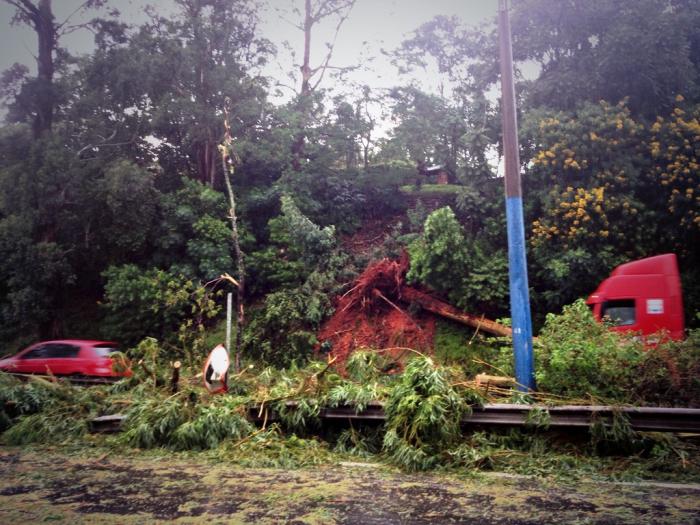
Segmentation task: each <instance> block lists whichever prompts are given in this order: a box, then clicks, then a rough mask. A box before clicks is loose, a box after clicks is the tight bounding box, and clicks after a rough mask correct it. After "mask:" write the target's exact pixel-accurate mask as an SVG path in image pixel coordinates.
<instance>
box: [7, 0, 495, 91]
mask: <svg viewBox="0 0 700 525" xmlns="http://www.w3.org/2000/svg"><path fill="white" fill-rule="evenodd" d="M83 1H84V0H54V1H53V9H54V12H55V14H56V19H57V21H62V20H64V19H65V17H66V16H68V15H69V14H70V13H71V12H73V11H74V10H75V8H76V7H77V6H79V5H80V4H81V3H82V2H83ZM295 3H296V4H297V5H298V6H299V7H302V6H303V0H270V1H269V2H268V5H269V6H271V7H268V8H266V9H265V10H264V11H263V12H262V23H261V27H260V29H261V33H262V36H265V37H267V38H268V39H270V40H271V41H272V42H274V43H275V44H276V46H277V47H278V55H277V57H276V59H274V60H273V62H272V63H271V64H270V66H269V68H268V72H269V74H271V75H273V76H275V77H276V78H278V79H279V80H280V81H284V82H289V83H291V82H292V81H291V80H290V79H288V78H286V76H287V73H288V72H289V71H290V70H291V69H292V66H291V57H290V56H289V53H288V52H287V51H286V50H285V48H284V46H283V42H284V41H288V42H289V43H290V44H291V46H292V48H294V49H295V50H296V51H297V54H298V55H299V56H300V55H301V49H302V45H303V39H302V34H301V32H300V31H299V30H298V29H295V28H294V27H293V26H292V25H291V24H289V23H288V22H285V21H284V20H283V19H282V18H280V16H279V14H278V10H279V9H283V10H286V9H288V8H289V7H291V6H292V5H294V4H295ZM146 4H151V5H154V6H155V7H156V8H157V9H158V10H159V11H161V12H164V13H167V12H169V11H171V10H172V9H173V1H172V0H160V1H158V0H112V1H111V2H110V7H116V8H118V9H119V10H120V11H121V13H122V20H125V21H127V22H128V23H132V24H138V23H140V22H142V21H144V20H145V19H146V17H145V15H144V14H143V8H144V6H145V5H146ZM497 5H498V1H497V0H357V3H356V5H355V7H354V9H353V11H352V13H351V14H350V16H349V18H348V19H347V21H346V23H345V25H344V26H343V28H342V29H341V32H340V34H339V36H338V40H337V42H336V47H335V52H334V59H333V64H334V65H337V66H345V65H356V64H358V63H362V64H364V66H365V67H364V68H363V69H362V70H359V71H357V72H355V73H353V75H352V76H351V78H350V79H351V80H353V81H355V82H358V83H365V84H369V85H370V86H371V87H373V88H386V87H391V86H395V85H397V84H401V83H404V82H405V81H406V80H407V79H401V78H399V77H398V74H397V72H396V69H395V68H394V67H393V66H392V65H391V64H390V63H389V61H388V59H387V58H386V57H385V56H384V55H382V54H381V49H386V50H393V49H395V48H396V47H398V45H399V44H400V43H401V41H402V40H403V39H404V38H405V37H406V36H408V34H409V33H410V32H411V31H413V30H414V29H416V28H417V27H418V26H419V25H420V24H422V23H424V22H427V21H429V20H430V19H432V18H433V17H435V16H437V15H456V16H458V17H460V18H462V19H463V20H464V22H465V23H466V24H467V25H480V24H481V23H484V22H487V21H489V20H490V19H492V18H493V17H495V16H496V10H497ZM275 8H278V9H275ZM13 13H14V8H13V7H11V6H10V5H8V4H7V3H5V1H4V0H0V25H1V27H2V30H1V31H0V50H1V55H0V70H4V69H6V68H8V67H9V66H10V65H12V63H14V62H20V63H23V64H26V65H27V66H30V68H32V71H33V70H34V69H35V62H34V58H33V55H34V54H36V45H37V44H36V36H35V34H34V33H33V32H32V31H31V30H30V29H29V28H27V27H25V26H22V25H15V26H11V25H10V20H11V18H12V15H13ZM93 16H95V13H94V12H90V13H88V14H87V15H86V16H83V19H87V18H91V17H93ZM78 20H79V19H78ZM333 29H334V24H333V23H327V24H324V25H322V26H320V27H319V28H318V30H317V31H316V32H315V33H314V35H313V40H312V47H313V49H312V60H314V58H315V60H314V64H312V65H317V63H318V61H320V59H321V58H322V57H323V56H324V54H325V49H326V47H325V43H326V42H327V41H328V40H330V38H331V37H332V34H333ZM363 43H364V44H363ZM61 44H62V45H63V46H65V47H67V48H68V49H69V51H71V52H72V53H86V52H89V51H90V50H91V49H92V47H93V41H92V35H91V34H90V32H89V31H86V30H82V31H77V32H75V33H72V34H70V35H67V36H66V37H64V39H63V40H62V42H61ZM417 78H418V81H419V82H420V83H421V84H422V85H423V87H424V88H425V89H427V90H432V89H435V87H436V86H437V85H438V83H439V80H440V79H438V78H436V75H433V74H423V75H420V76H418V77H417ZM331 85H332V80H331V79H325V80H324V86H326V87H331Z"/></svg>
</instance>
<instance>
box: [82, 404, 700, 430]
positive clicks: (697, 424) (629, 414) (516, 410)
mask: <svg viewBox="0 0 700 525" xmlns="http://www.w3.org/2000/svg"><path fill="white" fill-rule="evenodd" d="M287 406H288V407H289V408H292V409H293V408H294V407H295V406H296V403H295V402H294V401H289V402H287ZM534 411H538V412H542V413H543V416H542V417H540V418H533V416H532V414H533V412H534ZM266 412H267V413H266ZM616 415H622V416H624V417H626V418H627V420H628V421H629V424H630V426H631V427H632V428H633V429H634V430H639V431H654V432H689V433H700V409H697V408H663V407H610V406H598V405H589V406H578V405H569V406H544V405H514V404H507V403H493V404H487V405H484V406H483V407H474V408H473V410H472V413H471V414H469V415H466V416H464V418H463V419H462V423H463V424H464V426H465V427H469V426H494V427H504V426H532V422H533V421H534V420H535V419H537V420H538V421H542V422H546V424H545V425H543V426H545V427H546V428H562V429H567V428H569V429H571V428H587V427H591V426H592V425H594V424H597V423H598V424H612V422H613V418H614V417H615V416H616ZM248 416H249V417H250V419H251V420H253V421H255V422H262V421H268V422H273V421H275V420H277V419H279V418H278V417H277V415H276V414H275V413H274V411H272V410H271V409H270V408H269V407H265V406H263V407H262V410H261V407H260V406H259V405H258V406H252V407H250V408H249V411H248ZM318 417H319V418H320V419H322V420H338V421H342V420H351V421H366V422H381V421H384V420H385V419H386V414H385V413H384V405H383V404H382V403H371V404H369V405H368V406H367V407H366V408H365V409H364V410H362V411H357V410H356V409H355V407H353V406H340V407H324V408H321V409H320V411H319V415H318ZM124 419H125V416H124V415H121V414H114V415H110V416H102V417H98V418H95V419H94V420H93V421H92V424H91V428H92V430H93V431H94V432H116V431H118V430H119V428H120V426H121V424H122V422H123V421H124Z"/></svg>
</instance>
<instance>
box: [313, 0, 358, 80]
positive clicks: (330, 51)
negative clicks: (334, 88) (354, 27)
mask: <svg viewBox="0 0 700 525" xmlns="http://www.w3.org/2000/svg"><path fill="white" fill-rule="evenodd" d="M348 5H349V6H350V8H349V9H348V10H347V11H346V12H345V14H343V15H341V16H340V18H339V20H338V23H337V24H336V26H335V34H334V35H333V40H332V41H331V43H330V45H329V46H328V53H327V54H326V59H325V60H324V62H323V63H322V64H321V65H320V66H318V67H317V68H315V69H313V70H312V71H311V76H314V75H315V74H316V73H317V72H318V71H319V70H320V71H321V74H320V75H319V77H318V79H317V80H316V83H315V84H314V87H313V88H312V91H313V90H315V89H316V88H317V87H318V86H319V84H320V83H321V81H322V80H323V76H324V75H325V73H326V70H327V69H328V68H329V65H328V64H329V63H330V61H331V57H332V56H333V49H334V48H335V44H336V42H337V40H338V33H340V28H341V27H342V25H343V23H344V22H345V20H347V18H348V16H349V15H350V12H351V11H352V8H353V6H354V5H355V0H352V1H351V2H349V4H348Z"/></svg>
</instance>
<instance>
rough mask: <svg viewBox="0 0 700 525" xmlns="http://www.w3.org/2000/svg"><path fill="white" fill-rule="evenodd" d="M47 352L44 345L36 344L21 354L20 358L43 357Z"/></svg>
mask: <svg viewBox="0 0 700 525" xmlns="http://www.w3.org/2000/svg"><path fill="white" fill-rule="evenodd" d="M47 353H48V349H47V348H46V345H41V346H37V347H36V348H33V349H32V350H30V351H29V352H27V353H26V354H23V355H22V356H21V357H20V359H45V358H46V355H47Z"/></svg>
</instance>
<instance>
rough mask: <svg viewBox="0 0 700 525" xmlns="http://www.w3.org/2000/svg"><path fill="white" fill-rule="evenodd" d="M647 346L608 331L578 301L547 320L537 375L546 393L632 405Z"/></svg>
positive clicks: (537, 353)
mask: <svg viewBox="0 0 700 525" xmlns="http://www.w3.org/2000/svg"><path fill="white" fill-rule="evenodd" d="M642 358H643V345H642V343H640V342H638V341H635V340H634V339H632V338H630V337H625V336H624V335H620V334H618V333H617V332H613V331H611V330H609V329H608V327H607V326H606V325H605V324H602V323H599V322H597V321H596V320H595V318H594V317H593V314H592V313H591V311H590V309H589V308H588V306H587V305H586V303H585V302H584V301H583V299H579V300H578V301H576V302H575V303H573V304H572V305H569V306H565V307H564V311H563V313H562V314H561V315H554V314H549V315H548V316H547V319H546V321H545V326H544V328H543V330H542V332H541V334H540V337H539V341H538V343H537V345H536V346H535V363H536V364H535V375H536V379H537V385H538V388H539V389H540V390H542V391H544V392H549V393H552V394H557V395H562V396H569V397H589V396H594V397H598V398H602V399H606V400H610V401H619V402H630V401H631V400H632V397H633V388H632V387H633V385H634V381H635V377H636V370H635V367H636V366H637V365H638V364H639V363H640V361H641V360H642Z"/></svg>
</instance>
